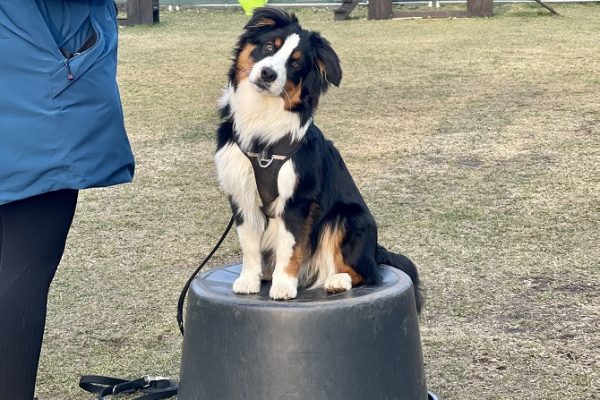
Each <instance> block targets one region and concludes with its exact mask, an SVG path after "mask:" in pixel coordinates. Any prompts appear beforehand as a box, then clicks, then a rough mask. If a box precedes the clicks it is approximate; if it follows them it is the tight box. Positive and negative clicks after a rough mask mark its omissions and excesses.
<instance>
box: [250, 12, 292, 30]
mask: <svg viewBox="0 0 600 400" xmlns="http://www.w3.org/2000/svg"><path fill="white" fill-rule="evenodd" d="M297 22H298V19H297V18H296V16H295V15H294V14H288V13H286V12H285V11H282V10H280V9H278V8H273V7H260V8H256V9H255V10H254V13H253V14H252V18H250V21H248V23H247V24H246V26H244V29H246V30H248V31H251V30H260V29H265V28H268V29H273V28H281V27H284V26H287V25H289V24H292V23H297Z"/></svg>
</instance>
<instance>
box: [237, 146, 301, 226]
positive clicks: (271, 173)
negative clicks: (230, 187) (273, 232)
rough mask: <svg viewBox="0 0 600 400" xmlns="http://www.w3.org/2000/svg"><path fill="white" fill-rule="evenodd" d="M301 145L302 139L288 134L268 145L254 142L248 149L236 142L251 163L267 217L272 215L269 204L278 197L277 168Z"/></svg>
mask: <svg viewBox="0 0 600 400" xmlns="http://www.w3.org/2000/svg"><path fill="white" fill-rule="evenodd" d="M301 146H302V141H294V140H292V139H291V138H290V137H289V136H285V137H283V138H281V139H279V140H278V141H277V142H275V143H273V144H270V145H265V144H262V143H255V144H254V145H253V146H252V148H251V150H249V151H245V150H242V148H241V147H240V145H239V144H238V147H240V150H242V152H243V153H244V155H245V156H246V157H248V160H250V163H251V164H252V170H253V171H254V180H255V181H256V188H257V189H258V195H259V196H260V199H261V200H262V204H263V206H262V211H263V213H265V215H266V216H267V217H270V218H273V217H274V215H273V214H272V207H271V206H272V204H273V203H274V202H275V200H277V197H279V190H278V188H277V178H278V177H279V170H280V169H281V167H282V166H283V164H285V163H286V161H287V160H289V159H290V158H292V156H293V155H294V154H296V152H297V151H298V150H299V149H300V147H301Z"/></svg>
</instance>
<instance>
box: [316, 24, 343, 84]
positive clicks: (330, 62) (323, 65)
mask: <svg viewBox="0 0 600 400" xmlns="http://www.w3.org/2000/svg"><path fill="white" fill-rule="evenodd" d="M311 40H312V43H313V46H314V48H315V49H316V51H317V59H316V61H315V62H316V64H317V68H318V70H319V72H320V73H321V76H322V79H323V81H324V83H325V86H328V85H329V84H333V85H335V86H340V82H341V81H342V66H341V65H340V59H339V58H338V56H337V54H336V53H335V51H334V50H333V48H332V47H331V45H330V44H329V42H328V41H327V39H325V38H323V37H321V35H319V34H318V33H315V34H313V35H312V37H311Z"/></svg>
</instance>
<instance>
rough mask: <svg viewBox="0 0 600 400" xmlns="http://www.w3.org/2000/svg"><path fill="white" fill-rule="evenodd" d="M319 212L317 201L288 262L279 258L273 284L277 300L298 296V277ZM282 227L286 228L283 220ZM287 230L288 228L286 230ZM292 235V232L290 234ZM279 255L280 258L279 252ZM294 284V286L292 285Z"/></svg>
mask: <svg viewBox="0 0 600 400" xmlns="http://www.w3.org/2000/svg"><path fill="white" fill-rule="evenodd" d="M318 212H319V207H318V206H317V204H316V203H313V204H312V205H311V206H310V210H309V212H308V217H307V218H306V220H305V221H304V224H303V226H302V230H301V233H300V237H299V238H297V239H298V241H297V242H296V243H294V245H293V249H292V254H291V256H290V257H289V260H288V261H287V263H285V264H284V263H282V264H279V259H278V260H277V264H276V266H275V272H274V273H273V285H272V286H271V292H270V295H271V298H273V299H276V300H289V299H293V298H295V297H296V295H297V294H298V277H299V276H300V271H301V268H302V266H303V265H304V264H305V262H306V259H307V256H308V253H309V246H310V234H311V232H312V229H313V224H314V221H315V218H316V216H317V214H318ZM280 229H285V226H284V224H283V222H282V223H281V226H280ZM286 231H287V230H286ZM290 235H291V234H290ZM277 257H278V258H279V252H278V255H277ZM278 265H283V268H280V269H278V267H277V266H278ZM291 286H293V288H292V287H291Z"/></svg>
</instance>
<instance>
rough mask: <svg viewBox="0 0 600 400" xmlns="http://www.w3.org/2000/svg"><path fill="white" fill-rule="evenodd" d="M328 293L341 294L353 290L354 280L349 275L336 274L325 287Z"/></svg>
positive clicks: (328, 280) (330, 277) (328, 279)
mask: <svg viewBox="0 0 600 400" xmlns="http://www.w3.org/2000/svg"><path fill="white" fill-rule="evenodd" d="M323 287H324V288H325V290H326V291H327V292H328V293H341V292H345V291H346V290H350V289H352V278H351V277H350V275H348V274H345V273H344V274H334V275H331V276H329V277H328V278H327V280H326V281H325V284H324V285H323Z"/></svg>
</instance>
